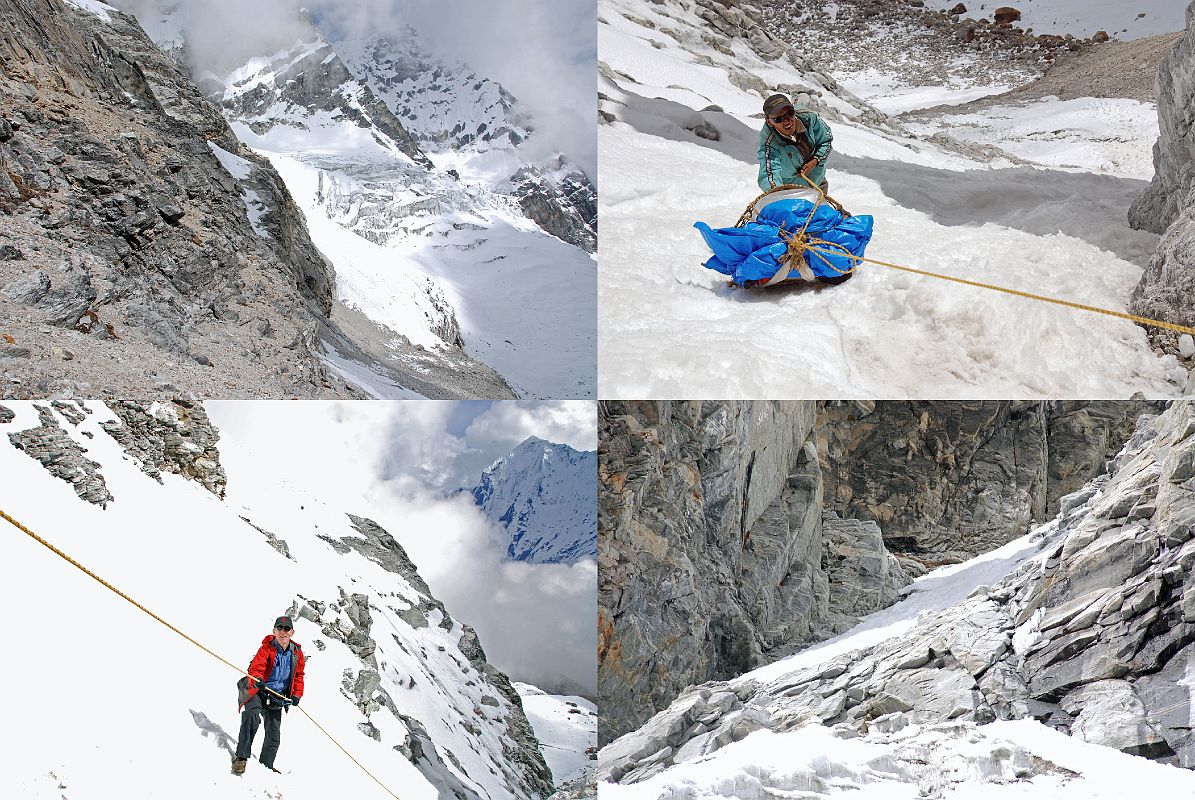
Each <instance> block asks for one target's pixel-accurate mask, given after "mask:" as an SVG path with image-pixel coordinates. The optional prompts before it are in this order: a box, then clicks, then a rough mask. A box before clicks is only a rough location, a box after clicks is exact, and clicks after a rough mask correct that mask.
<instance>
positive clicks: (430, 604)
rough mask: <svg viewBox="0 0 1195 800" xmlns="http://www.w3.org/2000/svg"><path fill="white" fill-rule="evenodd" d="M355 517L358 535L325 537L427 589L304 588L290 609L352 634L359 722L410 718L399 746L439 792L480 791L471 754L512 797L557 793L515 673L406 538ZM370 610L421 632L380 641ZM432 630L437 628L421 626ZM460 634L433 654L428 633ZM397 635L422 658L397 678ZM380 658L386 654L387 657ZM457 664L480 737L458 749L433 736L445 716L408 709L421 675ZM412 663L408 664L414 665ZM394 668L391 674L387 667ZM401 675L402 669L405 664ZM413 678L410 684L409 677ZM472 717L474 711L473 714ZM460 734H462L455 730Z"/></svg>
mask: <svg viewBox="0 0 1195 800" xmlns="http://www.w3.org/2000/svg"><path fill="white" fill-rule="evenodd" d="M349 520H350V521H351V523H352V527H353V529H354V531H355V532H356V533H357V534H359V535H348V536H342V537H339V538H332V537H329V538H328V539H327V540H326V541H328V542H329V544H332V545H333V547H335V548H336V549H337V550H338V551H339V552H344V553H347V552H349V551H350V550H352V551H356V552H358V553H360V554H361V555H363V556H364V557H365V558H367V559H369V560H370V561H372V562H373V563H374V564H377V565H378V566H380V567H381V568H382V569H384V570H386V571H387V572H390V573H392V574H393V575H395V576H397V577H398V578H401V580H402V581H403V582H405V584H407V585H409V586H410V587H411V588H412V589H414V590H415V591H416V592H418V593H419V596H418V597H417V598H416V599H415V602H411V601H410V598H408V599H407V601H405V602H402V603H400V604H399V606H406V607H405V608H403V607H398V606H396V605H394V604H393V602H392V601H391V600H390V599H388V598H386V597H384V596H382V595H375V596H373V597H370V596H369V595H367V594H358V593H352V594H347V593H346V592H345V590H344V589H343V588H342V589H341V590H340V596H339V597H338V598H332V599H328V600H325V601H321V600H319V599H314V598H306V597H300V598H298V599H297V600H296V602H295V603H294V604H293V605H292V607H291V609H290V613H292V614H295V615H297V616H299V617H301V618H303V619H308V620H311V621H312V622H314V623H316V624H317V625H319V626H320V629H321V631H322V632H323V633H324V634H325V635H326V636H328V637H329V638H330V639H333V640H336V641H339V642H342V643H344V644H345V645H346V646H347V647H348V648H349V650H351V651H352V652H353V654H354V655H356V656H357V658H358V659H359V660H360V668H359V669H357V670H355V671H350V670H346V671H345V674H344V676H343V678H342V682H341V684H342V685H341V689H342V692H343V693H344V694H345V695H346V696H348V697H351V698H352V699H353V700H354V702H355V703H356V705H357V708H358V710H359V711H361V713H362V714H363V715H364V716H365V717H366V721H365V722H362V723H361V724H360V725H359V726H358V728H359V729H360V730H361V731H362V732H363V733H365V734H366V735H368V736H370V737H372V738H374V739H376V740H377V741H381V740H382V735H381V732H380V730H379V729H378V728H376V727H375V726H374V725H373V723H372V722H370V721H369V717H370V716H371V715H372V714H374V713H376V712H379V711H382V710H388V711H389V712H390V713H392V714H393V715H394V716H395V717H397V718H398V719H399V720H401V721H402V723H403V724H404V726H405V727H406V728H407V734H406V737H405V738H404V740H403V741H402V742H400V743H399V744H397V745H395V746H394V749H395V750H397V751H398V752H399V753H401V754H402V755H403V756H404V757H405V758H406V759H407V760H408V761H410V762H411V763H412V764H414V765H415V767H416V768H418V769H419V771H420V772H421V773H422V774H423V776H424V777H425V778H427V780H428V782H429V783H431V784H432V785H433V786H435V787H436V789H437V790H438V791H439V793H440V796H441V797H453V798H459V799H461V800H469V798H477V797H479V794H478V791H477V788H476V784H475V783H472V782H470V781H463V780H461V778H460V777H459V776H458V775H459V773H461V772H464V774H465V775H466V776H467V775H468V774H469V773H468V769H467V768H466V767H463V766H462V759H464V760H465V763H469V762H475V761H478V760H480V762H481V763H482V764H484V766H485V768H486V769H487V770H489V771H490V772H491V774H495V775H496V774H499V773H500V774H501V775H502V779H503V782H504V783H505V785H506V786H507V787H509V790H510V791H511V792H512V794H513V796H514V797H533V796H537V795H538V796H540V797H547V796H548V795H550V794H551V793H552V772H551V770H550V769H548V766H547V764H546V763H545V762H544V758H543V754H542V753H541V752H540V749H539V741H538V740H537V739H536V738H535V733H534V731H533V730H532V729H531V724H530V723H529V722H528V721H527V717H526V715H525V714H524V713H523V704H522V700H521V699H520V697H519V695H518V693H517V692H516V691H515V689H514V686H513V685H511V682H510V679H509V678H507V677H506V675H505V674H504V673H503V672H501V671H500V670H498V669H497V668H495V667H494V666H493V665H491V664H490V663H489V662H488V661H487V660H486V655H485V651H484V650H482V647H481V643H480V641H478V638H477V634H476V633H475V632H474V631H473V629H472V628H470V627H469V626H468V625H461V626H459V627H458V626H457V623H456V622H454V621H453V619H452V617H450V616H449V615H448V610H447V609H446V608H445V607H444V605H443V603H441V602H440V601H438V600H436V599H435V598H434V597H433V596H432V595H431V591H430V590H429V589H428V586H427V584H426V582H424V580H423V578H422V577H421V576H420V575H419V573H418V571H417V569H416V567H415V564H414V563H413V562H412V561H411V559H410V558H409V557H408V556H407V554H406V551H405V550H403V547H402V545H400V544H399V543H398V541H397V540H396V539H395V538H394V537H393V536H391V535H390V534H389V533H387V532H386V530H385V529H383V528H382V527H381V526H379V525H378V524H377V523H375V522H374V521H373V520H370V519H367V518H365V517H358V516H355V515H352V514H350V515H349ZM371 609H372V610H373V611H377V612H379V613H380V615H381V616H383V617H388V616H390V615H391V614H396V615H397V618H398V619H400V620H401V621H402V623H403V627H404V628H405V627H407V626H409V628H410V629H413V630H414V631H415V632H416V633H417V636H415V637H409V636H408V637H404V638H407V646H404V644H403V641H402V640H400V639H399V637H397V636H394V634H393V633H390V634H389V638H391V639H392V640H393V643H392V642H387V641H384V640H383V641H382V642H379V641H378V639H377V638H376V637H377V634H374V633H373V632H372V630H371V629H372V626H373V623H374V620H373V615H372V614H371ZM419 631H428V632H429V635H423V634H418V632H419ZM454 631H455V633H456V640H455V641H453V642H452V643H451V645H450V648H451V649H449V647H445V645H444V644H440V645H439V646H438V648H437V649H438V651H439V652H440V653H441V655H440V656H439V657H438V658H437V659H434V660H433V659H432V658H430V657H429V656H428V653H427V650H426V647H427V644H428V643H429V642H425V641H423V640H425V639H446V640H447V639H450V637H451V636H452V635H453V633H454ZM394 644H397V645H398V648H399V651H401V652H402V653H403V654H404V655H406V656H407V660H408V662H409V661H410V658H411V654H412V649H411V648H418V649H419V650H420V651H422V656H423V657H422V659H420V660H419V661H416V662H415V663H416V664H417V668H416V669H414V670H411V671H410V672H409V673H408V674H403V675H402V680H399V681H398V682H397V683H395V681H394V679H393V678H394V675H393V674H392V673H393V672H394V667H393V666H388V665H387V664H386V652H387V651H392V650H393V645H394ZM379 662H381V663H379ZM448 664H451V667H452V669H453V670H454V672H456V673H464V675H466V676H468V683H467V684H466V685H467V686H468V687H470V688H469V691H468V695H469V697H468V698H461V699H462V700H463V699H469V700H474V701H475V702H474V705H473V707H472V709H471V710H470V709H467V708H465V709H462V708H459V707H456V708H454V711H455V712H456V713H457V714H459V715H460V716H461V717H462V720H461V722H462V723H463V728H464V731H465V735H466V736H467V737H469V738H472V739H474V740H475V741H474V742H471V743H470V747H471V749H472V750H474V751H475V752H474V753H469V754H466V753H461V754H460V755H459V756H458V755H457V754H456V753H454V752H453V751H452V750H451V749H447V748H446V747H445V745H444V744H443V743H441V744H440V746H437V744H436V741H435V736H434V734H433V733H432V732H430V731H429V728H430V729H431V730H433V731H435V732H436V733H437V734H440V735H441V737H443V738H445V739H447V737H444V736H443V733H444V731H443V730H439V728H441V727H442V726H443V722H442V721H439V720H437V721H435V724H432V721H431V720H424V721H421V720H419V719H417V718H416V717H414V716H411V715H410V714H407V713H404V712H403V709H405V708H407V706H408V705H409V704H410V703H409V701H408V700H407V699H406V698H404V697H403V696H402V692H403V690H410V689H413V688H414V687H415V686H417V685H418V684H420V683H426V684H428V685H433V686H434V685H438V684H440V679H439V678H438V677H437V671H438V670H439V669H447V668H448ZM407 669H410V667H407ZM387 673H391V674H387ZM400 674H401V673H400ZM383 675H386V679H383ZM404 683H405V685H404ZM470 717H472V718H473V719H472V720H470ZM454 738H456V737H454Z"/></svg>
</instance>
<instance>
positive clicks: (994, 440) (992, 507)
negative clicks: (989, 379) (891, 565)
mask: <svg viewBox="0 0 1195 800" xmlns="http://www.w3.org/2000/svg"><path fill="white" fill-rule="evenodd" d="M1156 410H1157V409H1156V406H1154V405H1151V404H1149V403H1145V402H1132V401H1130V402H1103V403H1101V402H1082V401H1058V402H1054V403H1042V402H1010V401H981V402H960V403H942V402H922V403H908V402H885V401H880V402H875V403H872V402H864V403H827V404H825V406H824V408H823V409H822V411H821V413H820V415H819V421H818V437H819V454H820V458H821V461H822V468H823V473H824V475H825V482H826V506H827V507H828V508H830V509H833V510H835V511H837V512H838V513H840V514H842V515H843V516H844V517H849V518H855V519H861V520H873V521H875V522H877V523H879V525H880V527H881V528H882V529H883V532H884V541H885V543H886V545H887V547H888V549H890V550H892V551H893V552H895V553H898V554H899V555H901V556H902V557H905V558H907V559H908V560H909V561H911V562H913V563H912V564H911V566H912V567H913V568H914V569H918V567H917V565H918V563H919V564H921V565H926V566H933V565H937V564H940V563H944V562H950V561H959V560H964V559H967V558H971V557H973V556H975V555H978V554H980V553H985V552H988V551H989V550H993V549H995V548H997V547H999V546H1000V545H1002V544H1004V543H1005V542H1008V541H1010V540H1012V539H1015V538H1017V537H1019V536H1023V535H1024V534H1025V533H1026V532H1027V531H1028V530H1029V528H1030V527H1031V526H1032V525H1034V524H1039V523H1041V522H1044V521H1045V520H1046V519H1048V518H1049V517H1050V516H1052V515H1053V514H1055V513H1057V510H1058V499H1059V498H1060V497H1061V496H1062V495H1064V494H1069V493H1070V492H1072V491H1074V490H1075V489H1077V488H1079V486H1081V485H1082V484H1083V483H1085V482H1086V481H1088V480H1090V479H1091V478H1093V477H1095V475H1097V474H1099V472H1100V471H1101V470H1102V468H1103V465H1104V462H1105V461H1106V460H1107V459H1108V458H1110V457H1111V456H1112V455H1114V454H1115V453H1116V451H1117V450H1118V449H1119V448H1120V446H1121V445H1122V444H1123V443H1124V442H1125V440H1126V439H1127V438H1128V436H1129V434H1130V433H1131V431H1132V428H1133V424H1134V422H1135V420H1136V418H1137V416H1138V415H1140V414H1141V413H1144V412H1146V411H1156ZM918 571H919V570H918Z"/></svg>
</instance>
